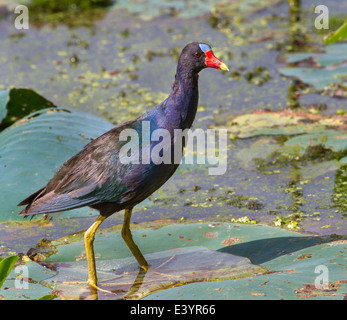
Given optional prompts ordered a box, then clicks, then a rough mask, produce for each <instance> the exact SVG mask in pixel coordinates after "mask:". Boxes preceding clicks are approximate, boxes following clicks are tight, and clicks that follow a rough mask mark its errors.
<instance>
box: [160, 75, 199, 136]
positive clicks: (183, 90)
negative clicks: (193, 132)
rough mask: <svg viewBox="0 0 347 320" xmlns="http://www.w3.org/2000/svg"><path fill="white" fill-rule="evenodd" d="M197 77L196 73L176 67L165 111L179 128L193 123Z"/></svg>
mask: <svg viewBox="0 0 347 320" xmlns="http://www.w3.org/2000/svg"><path fill="white" fill-rule="evenodd" d="M198 77H199V76H198V75H197V74H196V73H193V72H185V71H184V70H180V69H179V68H177V73H176V76H175V82H174V84H173V86H172V91H171V94H170V96H169V98H168V99H167V103H166V113H167V115H168V116H169V117H170V119H171V121H174V122H176V124H177V126H179V128H182V129H186V128H190V127H191V126H192V124H193V121H194V118H195V115H196V110H197V107H198V100H199V89H198Z"/></svg>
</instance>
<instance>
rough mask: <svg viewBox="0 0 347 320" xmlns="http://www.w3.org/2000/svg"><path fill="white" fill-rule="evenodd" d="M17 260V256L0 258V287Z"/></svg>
mask: <svg viewBox="0 0 347 320" xmlns="http://www.w3.org/2000/svg"><path fill="white" fill-rule="evenodd" d="M17 260H18V256H11V257H7V258H0V288H1V287H2V285H3V283H4V281H5V280H6V278H7V276H8V275H9V273H10V272H11V270H12V268H13V267H14V265H15V263H16V262H17Z"/></svg>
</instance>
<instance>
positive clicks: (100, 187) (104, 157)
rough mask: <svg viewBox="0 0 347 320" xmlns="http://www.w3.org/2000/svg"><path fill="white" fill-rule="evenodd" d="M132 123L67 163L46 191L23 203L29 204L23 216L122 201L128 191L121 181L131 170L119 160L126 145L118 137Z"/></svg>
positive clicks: (88, 146)
mask: <svg viewBox="0 0 347 320" xmlns="http://www.w3.org/2000/svg"><path fill="white" fill-rule="evenodd" d="M131 123H133V121H132V122H129V123H125V124H124V125H122V126H119V127H115V128H113V129H111V130H110V131H108V132H106V133H105V134H103V135H102V136H100V137H98V138H97V139H95V140H93V141H92V142H90V143H89V144H87V145H86V146H85V147H84V149H83V150H81V151H80V152H79V153H77V154H76V155H75V156H73V157H72V158H70V159H69V160H67V161H66V162H65V163H64V164H63V165H62V166H61V167H60V169H59V170H58V171H57V172H56V174H55V175H54V176H53V178H52V179H51V180H50V181H49V182H48V184H47V186H46V187H45V188H43V189H41V190H39V191H37V192H36V193H34V194H33V195H31V196H29V197H28V198H27V199H25V200H23V201H22V202H21V203H20V205H24V204H27V207H26V208H25V209H24V210H23V211H22V212H21V213H20V215H32V214H40V213H50V212H59V211H65V210H70V209H74V208H78V207H82V206H87V205H93V204H97V203H101V202H105V201H117V199H120V198H121V195H122V193H123V192H124V190H126V186H125V185H124V183H123V179H122V178H124V174H125V172H126V169H129V166H128V167H126V166H125V165H123V164H122V163H120V161H119V159H118V155H119V150H120V148H121V145H122V144H125V143H126V142H122V141H119V133H120V131H121V130H122V129H124V128H126V127H129V126H130V125H131Z"/></svg>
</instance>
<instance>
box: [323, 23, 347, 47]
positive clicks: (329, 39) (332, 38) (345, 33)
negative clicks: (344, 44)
mask: <svg viewBox="0 0 347 320" xmlns="http://www.w3.org/2000/svg"><path fill="white" fill-rule="evenodd" d="M345 38H347V21H346V22H345V23H344V24H343V25H342V26H341V27H340V28H338V29H337V30H336V31H334V32H330V33H329V34H328V35H327V36H326V37H324V42H325V44H332V43H335V42H337V41H342V40H343V39H345Z"/></svg>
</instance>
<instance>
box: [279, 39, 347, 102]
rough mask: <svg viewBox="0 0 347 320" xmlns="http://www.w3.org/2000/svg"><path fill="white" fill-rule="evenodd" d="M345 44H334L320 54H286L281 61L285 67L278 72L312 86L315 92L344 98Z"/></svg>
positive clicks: (346, 47)
mask: <svg viewBox="0 0 347 320" xmlns="http://www.w3.org/2000/svg"><path fill="white" fill-rule="evenodd" d="M346 50H347V43H336V44H333V45H331V46H327V47H325V48H324V51H325V52H320V53H287V54H285V55H284V57H282V58H281V59H282V60H284V61H286V63H287V65H288V66H286V67H281V68H279V69H278V71H279V72H280V73H281V74H283V75H285V76H287V77H294V78H296V79H299V80H300V81H302V82H304V83H307V84H309V85H312V86H313V87H315V88H316V89H317V90H329V92H331V94H333V95H336V96H340V97H346V96H347V93H346V88H345V87H346V85H347V80H346V74H347V63H346Z"/></svg>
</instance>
